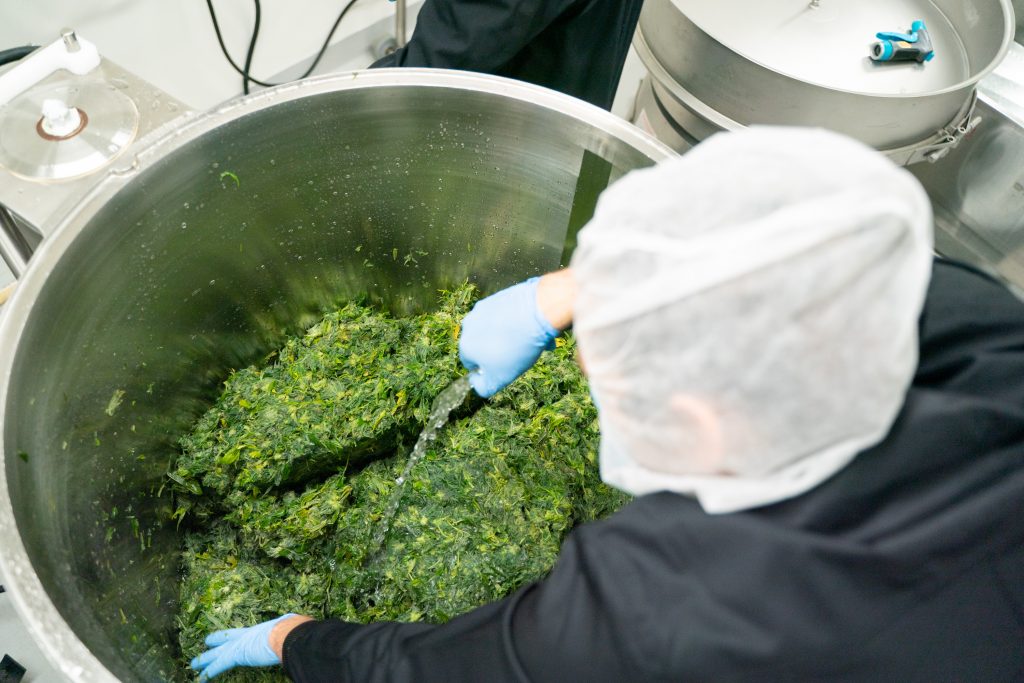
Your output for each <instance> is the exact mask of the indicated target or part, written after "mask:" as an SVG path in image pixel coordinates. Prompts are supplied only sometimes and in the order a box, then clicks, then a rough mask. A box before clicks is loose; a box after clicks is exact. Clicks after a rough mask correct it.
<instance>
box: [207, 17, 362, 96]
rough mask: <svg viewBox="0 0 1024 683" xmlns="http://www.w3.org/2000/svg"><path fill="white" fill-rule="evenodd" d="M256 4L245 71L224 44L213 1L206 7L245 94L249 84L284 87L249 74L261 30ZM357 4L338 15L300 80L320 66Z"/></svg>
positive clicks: (221, 49) (219, 41)
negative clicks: (341, 26) (332, 39)
mask: <svg viewBox="0 0 1024 683" xmlns="http://www.w3.org/2000/svg"><path fill="white" fill-rule="evenodd" d="M254 2H255V3H256V22H255V24H254V26H253V32H252V38H251V39H250V41H249V52H248V53H247V55H246V68H244V69H243V68H242V67H240V66H238V64H237V63H235V60H234V59H232V58H231V53H230V52H228V48H227V46H226V45H225V44H224V36H223V35H221V32H220V24H219V23H218V22H217V13H216V11H214V9H213V0H206V7H207V8H208V9H209V10H210V19H211V20H212V21H213V31H214V33H216V34H217V42H218V43H219V44H220V51H221V52H223V53H224V56H225V57H226V58H227V60H228V64H230V65H231V68H232V69H234V70H235V72H236V73H237V74H238V75H239V76H241V77H242V90H243V91H244V92H249V90H248V86H249V83H255V84H256V85H262V86H263V87H264V88H272V87H273V86H275V85H282V84H281V83H267V82H265V81H261V80H259V79H258V78H255V77H253V76H252V75H251V74H250V73H249V67H250V66H251V65H252V64H251V61H252V55H253V53H254V52H255V50H256V37H257V35H258V34H259V30H260V14H261V12H260V2H259V0H254ZM355 4H356V0H349V1H348V2H347V3H346V4H345V7H343V8H342V10H341V13H340V14H338V18H337V19H335V20H334V26H332V27H331V31H330V33H328V34H327V38H326V39H325V40H324V44H323V45H322V46H321V47H320V51H319V52H317V54H316V57H315V58H314V59H313V63H312V64H310V65H309V68H308V69H306V73H304V74H302V75H301V76H299V78H300V79H301V78H305V77H306V76H309V75H310V74H311V73H313V71H314V70H315V69H316V67H317V65H319V64H320V60H321V59H323V56H324V53H326V52H327V48H328V46H329V45H330V44H331V38H333V37H334V33H335V32H336V31H337V30H338V26H339V25H340V24H341V20H342V19H344V18H345V15H346V14H348V11H349V10H350V9H352V6H353V5H355Z"/></svg>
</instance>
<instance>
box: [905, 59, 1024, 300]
mask: <svg viewBox="0 0 1024 683" xmlns="http://www.w3.org/2000/svg"><path fill="white" fill-rule="evenodd" d="M978 90H979V98H978V114H979V116H980V118H981V124H980V125H979V126H978V128H977V130H976V131H974V133H973V134H972V135H970V136H969V137H968V138H966V139H965V140H964V141H963V143H962V144H961V145H960V146H959V147H957V148H956V149H955V150H953V151H952V152H951V153H950V154H949V156H947V157H946V158H945V159H943V160H942V161H940V162H938V163H937V164H919V165H917V166H912V167H911V168H910V170H911V172H912V173H913V174H914V175H916V176H917V178H918V179H919V180H920V181H921V183H922V184H923V185H924V186H925V189H927V190H928V194H929V196H930V197H931V199H932V205H933V207H934V209H935V227H936V232H935V241H936V248H937V249H938V250H939V251H940V252H941V253H943V254H946V255H948V256H951V257H956V258H960V259H963V260H966V261H968V262H970V263H973V264H975V265H977V266H979V267H981V268H984V269H985V270H988V271H990V272H991V273H992V274H994V275H996V276H998V277H1000V278H1002V279H1003V280H1005V281H1006V282H1008V283H1010V284H1011V285H1014V286H1015V287H1017V288H1018V290H1019V291H1021V292H1024V47H1022V46H1020V45H1018V44H1014V45H1013V46H1012V48H1011V49H1010V52H1009V54H1007V56H1006V59H1004V60H1003V62H1002V64H1000V65H999V67H998V68H997V69H996V70H995V72H993V73H992V74H991V75H990V76H988V77H987V78H985V79H984V80H982V81H981V83H980V84H979V85H978Z"/></svg>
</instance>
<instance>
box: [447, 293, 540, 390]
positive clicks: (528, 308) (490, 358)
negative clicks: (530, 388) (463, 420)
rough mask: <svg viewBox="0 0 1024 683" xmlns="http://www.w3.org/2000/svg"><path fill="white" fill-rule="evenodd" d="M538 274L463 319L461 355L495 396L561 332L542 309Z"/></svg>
mask: <svg viewBox="0 0 1024 683" xmlns="http://www.w3.org/2000/svg"><path fill="white" fill-rule="evenodd" d="M539 280H540V278H538V277H532V278H530V279H529V280H527V281H526V282H520V283H519V284H518V285H514V286H512V287H509V288H508V289H503V290H501V291H500V292H498V293H497V294H492V295H491V296H489V297H487V298H486V299H481V300H480V301H478V302H477V303H476V306H473V310H472V311H470V312H469V315H467V316H466V317H465V318H464V319H463V320H462V335H461V337H460V338H459V357H460V358H461V359H462V364H463V365H465V366H466V369H467V370H471V371H472V370H475V371H476V372H473V373H472V374H471V375H470V377H469V382H470V384H471V385H472V386H473V388H474V389H476V393H478V394H480V395H481V396H483V397H484V398H490V397H491V396H493V395H494V394H496V393H497V392H498V391H500V390H502V389H504V388H505V387H506V386H508V385H509V384H511V383H512V381H513V380H514V379H515V378H516V377H519V375H521V374H523V373H524V372H526V371H527V370H529V369H530V366H532V365H533V364H534V363H536V362H537V359H538V358H539V357H540V354H541V352H542V351H544V350H545V349H548V350H550V349H553V348H554V347H555V337H557V336H558V330H556V329H555V328H554V327H552V326H551V323H549V322H548V321H547V320H545V318H544V314H543V313H541V312H540V309H539V308H537V282H538V281H539Z"/></svg>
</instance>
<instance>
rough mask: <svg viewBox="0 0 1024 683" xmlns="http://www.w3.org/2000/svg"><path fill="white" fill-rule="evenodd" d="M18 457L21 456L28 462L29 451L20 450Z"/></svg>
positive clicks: (23, 460) (22, 459)
mask: <svg viewBox="0 0 1024 683" xmlns="http://www.w3.org/2000/svg"><path fill="white" fill-rule="evenodd" d="M18 457H19V458H21V461H22V462H28V453H26V452H25V451H18Z"/></svg>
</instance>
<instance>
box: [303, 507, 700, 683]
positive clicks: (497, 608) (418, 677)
mask: <svg viewBox="0 0 1024 683" xmlns="http://www.w3.org/2000/svg"><path fill="white" fill-rule="evenodd" d="M671 502H673V503H679V504H684V505H691V507H693V505H692V504H690V503H687V502H686V501H682V500H679V499H676V500H674V501H671ZM641 513H642V514H641V515H633V516H632V519H623V520H621V521H617V520H613V519H610V520H606V521H605V522H598V523H596V524H593V525H588V527H589V528H588V529H586V532H587V533H581V532H582V531H584V529H580V530H577V531H576V532H573V533H572V534H570V536H569V537H568V538H567V539H566V541H565V543H564V544H563V547H562V552H561V554H560V556H559V559H558V563H557V564H556V566H555V568H554V569H553V570H552V572H551V574H550V575H549V576H548V577H547V578H546V579H544V580H543V581H541V582H539V583H536V584H533V585H530V586H527V587H525V588H523V589H522V590H520V591H519V592H517V593H515V594H514V595H512V596H510V597H509V598H506V599H504V600H501V601H499V602H495V603H491V604H488V605H484V606H483V607H480V608H478V609H475V610H472V611H471V612H469V613H467V614H464V615H462V616H460V617H457V618H455V619H453V620H451V621H449V622H448V623H445V624H440V625H429V624H420V623H416V624H403V623H394V622H384V623H373V624H367V625H361V624H354V623H349V622H343V621H337V620H330V621H316V622H309V623H304V624H299V625H298V626H297V627H296V628H294V629H293V630H292V631H291V632H290V633H289V635H288V636H287V638H286V639H285V641H284V649H283V665H284V669H285V672H286V673H287V674H288V676H289V677H290V678H291V679H292V680H294V681H298V682H299V683H314V682H321V681H323V682H326V681H332V682H344V681H354V682H355V681H358V682H359V683H385V682H393V681H417V683H434V682H437V683H442V682H443V683H451V682H452V681H487V682H488V683H503V682H505V681H508V682H512V681H518V682H524V683H525V681H531V680H532V681H538V680H563V681H588V682H590V683H599V682H601V681H630V680H634V681H635V680H648V681H653V680H657V677H650V676H644V670H645V668H646V665H645V664H644V663H643V662H638V661H637V658H636V652H637V650H636V649H635V646H636V644H637V641H638V640H639V641H640V642H642V641H643V640H644V638H645V637H646V636H645V635H643V634H644V633H645V631H646V630H648V629H649V625H643V626H642V627H641V624H639V623H638V621H637V619H640V620H641V621H644V622H650V620H651V619H656V618H657V617H656V616H652V615H650V614H649V613H648V612H649V606H648V605H645V604H640V603H637V602H636V597H637V595H638V590H639V591H641V593H644V592H646V591H648V590H651V589H653V586H652V581H658V580H661V579H660V578H659V577H674V575H675V572H674V571H673V572H669V571H666V569H665V567H666V564H665V560H664V558H665V553H664V548H663V547H661V548H659V547H657V546H659V541H658V540H657V539H653V541H652V542H651V543H648V540H649V538H648V537H649V536H650V534H649V533H644V531H643V528H644V527H648V526H650V525H651V523H652V520H653V516H652V515H653V513H649V512H644V511H641ZM634 529H635V530H637V531H639V533H640V536H639V538H638V537H637V536H635V535H633V534H632V532H633V530H634ZM638 543H639V544H640V545H639V547H634V546H635V545H636V544H638ZM662 543H663V544H667V545H671V546H678V545H679V542H678V540H677V539H675V538H672V539H662ZM634 579H639V581H638V582H637V581H634ZM673 580H674V581H676V582H677V583H678V582H679V581H680V579H679V578H673ZM623 581H625V584H623V583H622V582H623ZM644 594H646V593H644ZM662 597H664V598H666V599H671V598H672V596H669V595H667V594H666V595H664V596H662ZM638 627H640V628H638ZM658 648H660V644H659V645H655V649H658ZM641 649H646V646H644V647H642V648H641ZM651 664H652V666H660V664H658V663H656V662H652V663H651ZM638 676H639V677H638Z"/></svg>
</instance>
